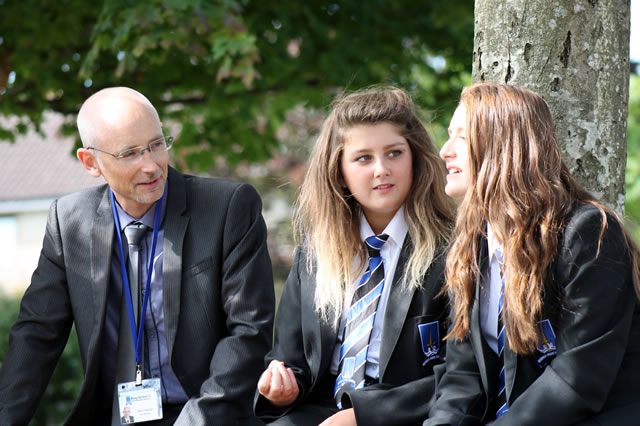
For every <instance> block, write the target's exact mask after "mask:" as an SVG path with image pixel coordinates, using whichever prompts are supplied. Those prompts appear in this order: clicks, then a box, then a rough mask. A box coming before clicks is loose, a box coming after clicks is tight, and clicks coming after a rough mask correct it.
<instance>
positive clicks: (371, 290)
mask: <svg viewBox="0 0 640 426" xmlns="http://www.w3.org/2000/svg"><path fill="white" fill-rule="evenodd" d="M387 238H389V237H388V235H374V236H372V237H369V238H367V239H366V240H365V245H366V248H367V252H368V254H369V263H368V265H367V269H366V271H365V272H364V274H363V276H362V278H361V280H360V282H359V283H358V285H357V286H356V289H355V291H354V293H353V298H352V300H351V306H350V307H349V310H348V312H347V320H346V325H345V328H344V339H343V342H342V345H341V346H340V365H339V367H338V378H337V380H336V384H335V388H334V398H335V400H336V404H337V405H338V408H342V404H341V402H340V401H341V399H342V394H343V393H344V392H345V391H346V390H348V389H360V388H362V387H364V384H365V367H366V364H367V352H368V350H369V339H370V338H371V331H372V330H373V323H374V321H375V317H376V310H377V308H378V302H379V301H380V297H381V295H382V290H383V288H384V263H383V262H382V257H381V256H380V249H381V248H382V246H383V245H384V244H385V242H386V241H387Z"/></svg>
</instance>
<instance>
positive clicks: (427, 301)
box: [255, 236, 449, 425]
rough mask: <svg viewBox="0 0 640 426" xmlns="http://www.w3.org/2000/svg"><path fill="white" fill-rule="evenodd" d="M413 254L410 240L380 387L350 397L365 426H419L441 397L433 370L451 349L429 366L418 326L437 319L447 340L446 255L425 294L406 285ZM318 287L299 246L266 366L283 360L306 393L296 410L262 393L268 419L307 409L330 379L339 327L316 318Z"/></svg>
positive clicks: (390, 316)
mask: <svg viewBox="0 0 640 426" xmlns="http://www.w3.org/2000/svg"><path fill="white" fill-rule="evenodd" d="M410 249H411V242H410V238H409V237H408V236H407V238H406V240H405V243H404V245H403V248H402V253H401V255H400V258H399V260H398V266H397V268H396V273H395V276H394V279H393V284H392V285H393V287H392V288H391V293H390V294H389V301H388V304H387V309H386V312H385V318H384V326H383V334H382V344H381V348H380V360H379V361H380V383H376V384H372V385H370V386H367V387H366V388H364V389H363V390H358V391H351V392H348V393H347V395H348V397H349V399H350V402H351V405H352V406H353V408H354V411H355V414H356V420H357V422H358V424H362V425H388V424H394V425H400V424H414V423H419V422H421V421H422V419H424V418H425V417H426V416H427V413H428V410H429V400H430V398H431V397H432V396H433V395H434V392H435V379H434V377H433V366H434V365H436V364H439V363H441V362H443V361H444V356H445V348H444V344H440V345H439V350H438V355H437V356H436V357H435V358H434V359H432V360H431V361H428V362H426V356H425V353H424V352H423V349H422V341H421V337H420V333H419V329H418V325H420V324H427V323H430V322H434V321H438V324H439V335H440V340H441V339H442V337H444V334H443V333H444V332H445V331H446V328H447V325H446V323H447V321H448V312H449V311H448V303H447V299H446V297H436V295H437V294H438V292H439V291H440V290H441V288H442V284H443V280H444V264H443V261H444V256H443V254H442V253H441V252H440V253H439V254H438V256H437V257H436V259H435V260H434V261H433V263H432V265H431V267H430V268H429V270H428V272H427V274H426V276H425V278H424V283H423V287H422V288H421V289H420V290H417V291H403V290H402V289H401V287H400V283H399V281H400V277H401V276H402V273H403V271H404V265H405V262H406V259H407V255H408V253H409V250H410ZM315 288H316V280H315V272H314V273H312V274H309V273H308V271H307V268H306V254H305V252H304V250H303V249H301V248H299V249H298V250H297V253H296V257H295V260H294V263H293V267H292V269H291V273H290V274H289V278H288V279H287V282H286V284H285V288H284V291H283V294H282V299H281V300H280V307H279V308H278V314H277V316H276V327H275V340H274V347H273V350H272V351H271V352H270V353H269V354H268V355H267V357H266V359H265V365H269V363H270V362H271V360H274V359H278V360H281V361H284V363H285V365H286V366H287V367H290V368H291V369H292V370H293V372H294V374H295V376H296V379H297V382H298V386H299V389H300V394H299V397H298V399H297V400H296V401H295V402H294V403H293V404H292V405H291V406H289V407H287V408H286V409H284V410H277V409H274V408H273V406H271V404H270V403H269V402H268V401H267V400H266V399H265V398H264V397H262V396H261V395H259V394H258V393H257V392H256V402H255V410H256V413H257V414H258V415H259V416H261V417H262V418H263V419H265V420H272V419H275V418H278V417H280V416H282V415H285V414H286V413H288V412H289V411H291V410H292V409H293V408H295V407H298V406H300V405H301V404H304V403H305V401H306V400H307V399H308V398H310V396H311V395H312V394H313V393H314V392H315V391H316V389H317V387H318V386H319V385H320V384H321V382H322V380H323V379H325V378H326V377H327V376H329V375H330V371H329V367H330V364H331V357H332V354H333V350H334V347H335V344H336V341H337V330H336V329H335V328H334V327H333V326H332V325H330V324H327V323H326V322H323V321H320V319H319V317H318V315H316V313H315V309H314V302H313V298H314V294H315ZM440 343H442V342H440ZM347 406H348V405H347Z"/></svg>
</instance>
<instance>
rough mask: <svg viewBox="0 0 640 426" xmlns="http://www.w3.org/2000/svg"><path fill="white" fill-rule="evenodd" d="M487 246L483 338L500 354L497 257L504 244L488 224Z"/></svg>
mask: <svg viewBox="0 0 640 426" xmlns="http://www.w3.org/2000/svg"><path fill="white" fill-rule="evenodd" d="M487 244H488V248H489V268H488V269H485V270H484V271H482V285H481V286H480V328H481V330H482V336H483V337H484V339H485V340H486V342H487V344H488V345H489V347H490V348H491V349H493V351H494V352H495V353H496V354H497V353H498V305H499V303H500V290H501V288H502V277H501V276H500V262H499V261H498V256H496V249H497V248H500V250H502V244H500V243H499V242H498V240H496V237H495V234H494V233H493V230H492V229H491V226H489V224H487Z"/></svg>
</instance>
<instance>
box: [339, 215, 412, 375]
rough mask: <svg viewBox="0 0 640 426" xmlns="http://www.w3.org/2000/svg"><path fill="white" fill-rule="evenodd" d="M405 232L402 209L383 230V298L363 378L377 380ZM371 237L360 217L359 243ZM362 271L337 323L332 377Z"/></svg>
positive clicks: (371, 231) (369, 227) (381, 254)
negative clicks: (394, 277)
mask: <svg viewBox="0 0 640 426" xmlns="http://www.w3.org/2000/svg"><path fill="white" fill-rule="evenodd" d="M408 230H409V227H408V226H407V222H406V221H405V218H404V207H401V208H400V209H399V210H398V211H397V212H396V214H395V215H394V216H393V218H392V219H391V222H389V224H388V225H387V227H386V228H384V231H382V232H381V233H382V234H387V235H389V239H388V240H387V242H386V243H385V244H384V246H382V249H381V250H380V256H381V257H382V262H383V264H384V286H383V287H382V295H381V296H380V301H379V302H378V308H377V309H376V317H375V319H374V321H373V330H372V331H371V337H370V339H369V349H368V350H367V363H366V365H365V374H366V375H367V376H369V377H371V378H374V379H377V378H378V376H379V375H378V371H379V367H378V360H379V358H380V343H381V340H382V328H383V325H384V324H383V323H384V313H385V311H386V309H387V302H388V301H389V292H390V291H391V285H392V284H393V276H394V274H395V273H396V266H398V259H399V258H400V251H401V250H402V244H404V239H405V237H406V236H407V231H408ZM372 235H376V234H375V232H373V230H372V229H371V226H370V225H369V222H367V219H366V218H365V217H364V215H361V217H360V238H361V239H362V243H363V244H364V240H366V239H367V238H369V237H371V236H372ZM367 262H368V259H367ZM353 263H354V268H355V269H354V270H357V268H358V267H359V266H360V262H359V260H358V259H357V258H356V259H355V260H354V262H353ZM365 270H366V268H364V269H363V271H362V273H361V274H360V275H359V276H358V277H357V278H356V279H355V280H354V281H353V285H352V286H351V288H350V290H349V294H348V296H347V297H345V299H344V306H343V308H342V318H341V319H340V327H339V328H338V340H337V342H336V345H335V347H334V349H333V357H332V359H331V367H330V371H331V374H335V375H337V374H338V367H339V364H340V346H341V345H342V338H343V337H344V327H345V322H346V320H347V313H348V312H349V307H350V306H351V299H352V297H353V293H354V292H355V287H356V286H357V285H358V283H359V282H360V280H361V279H362V276H363V275H364V271H365Z"/></svg>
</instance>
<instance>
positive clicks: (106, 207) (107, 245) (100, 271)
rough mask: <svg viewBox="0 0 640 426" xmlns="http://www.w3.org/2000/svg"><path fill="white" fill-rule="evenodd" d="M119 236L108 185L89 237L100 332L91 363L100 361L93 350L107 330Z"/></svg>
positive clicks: (93, 343)
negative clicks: (106, 312) (116, 232)
mask: <svg viewBox="0 0 640 426" xmlns="http://www.w3.org/2000/svg"><path fill="white" fill-rule="evenodd" d="M114 235H115V225H114V221H113V212H112V210H111V201H110V199H109V187H108V186H107V185H104V189H103V190H102V196H101V198H100V200H99V202H98V208H97V209H96V212H95V218H94V219H93V223H92V227H91V235H90V237H89V241H90V242H89V247H90V248H89V251H90V255H91V256H90V259H91V260H90V262H91V285H92V287H93V303H94V309H93V312H94V315H95V317H94V321H93V323H94V324H95V330H96V332H94V333H93V335H92V340H91V342H90V343H89V349H88V351H89V354H88V357H87V358H88V359H89V360H92V359H99V357H93V356H92V352H93V350H94V349H95V348H96V347H97V346H99V343H100V340H101V336H102V330H103V328H104V317H105V311H106V308H107V291H108V289H109V278H110V272H111V260H112V258H113V238H114Z"/></svg>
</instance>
